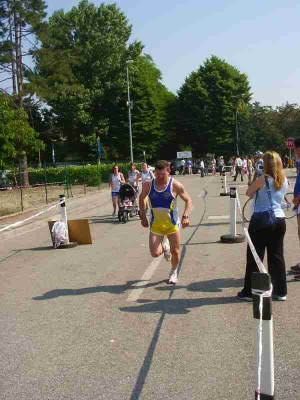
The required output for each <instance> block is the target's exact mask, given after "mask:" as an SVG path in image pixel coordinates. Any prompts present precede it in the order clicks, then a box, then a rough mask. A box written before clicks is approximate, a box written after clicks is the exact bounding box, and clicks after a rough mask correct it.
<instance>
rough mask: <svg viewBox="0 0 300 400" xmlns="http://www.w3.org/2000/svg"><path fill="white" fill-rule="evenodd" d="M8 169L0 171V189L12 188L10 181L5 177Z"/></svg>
mask: <svg viewBox="0 0 300 400" xmlns="http://www.w3.org/2000/svg"><path fill="white" fill-rule="evenodd" d="M8 172H9V171H0V190H7V189H12V182H11V181H10V180H9V179H8V178H7V174H8Z"/></svg>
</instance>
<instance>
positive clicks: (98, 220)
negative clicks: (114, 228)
mask: <svg viewBox="0 0 300 400" xmlns="http://www.w3.org/2000/svg"><path fill="white" fill-rule="evenodd" d="M85 219H88V220H89V223H90V224H113V225H116V224H120V221H119V220H118V218H117V217H116V216H113V215H99V216H98V217H97V216H94V217H85Z"/></svg>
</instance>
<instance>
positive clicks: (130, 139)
mask: <svg viewBox="0 0 300 400" xmlns="http://www.w3.org/2000/svg"><path fill="white" fill-rule="evenodd" d="M131 63H133V60H127V61H126V71H127V107H128V120H129V142H130V161H131V162H133V149H132V130H131V108H132V104H131V101H130V87H129V71H128V64H131Z"/></svg>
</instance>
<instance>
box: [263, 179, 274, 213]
mask: <svg viewBox="0 0 300 400" xmlns="http://www.w3.org/2000/svg"><path fill="white" fill-rule="evenodd" d="M265 181H266V186H267V193H268V197H269V201H270V205H271V208H272V209H273V201H272V196H271V189H270V184H269V181H268V178H267V177H266V176H265Z"/></svg>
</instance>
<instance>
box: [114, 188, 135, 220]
mask: <svg viewBox="0 0 300 400" xmlns="http://www.w3.org/2000/svg"><path fill="white" fill-rule="evenodd" d="M135 215H139V208H138V205H137V191H136V190H135V189H134V188H133V187H132V186H131V185H129V184H128V183H125V184H124V185H122V186H121V187H120V191H119V211H118V218H119V221H120V222H123V223H124V224H126V222H127V221H128V219H129V218H133V217H134V216H135Z"/></svg>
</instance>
